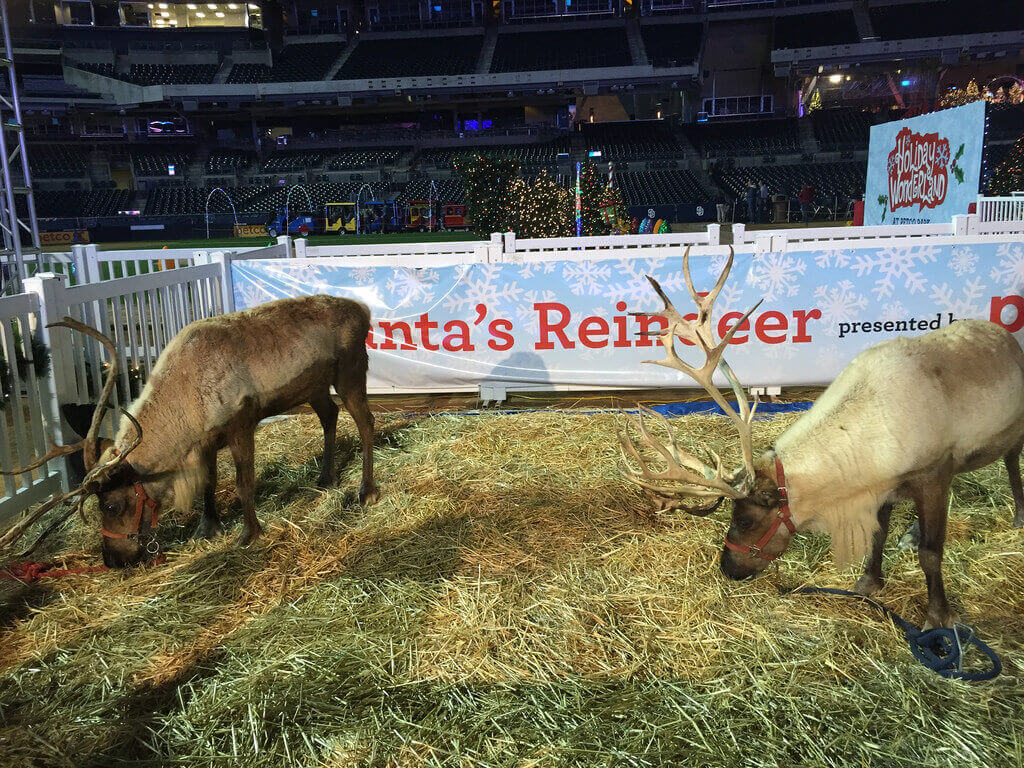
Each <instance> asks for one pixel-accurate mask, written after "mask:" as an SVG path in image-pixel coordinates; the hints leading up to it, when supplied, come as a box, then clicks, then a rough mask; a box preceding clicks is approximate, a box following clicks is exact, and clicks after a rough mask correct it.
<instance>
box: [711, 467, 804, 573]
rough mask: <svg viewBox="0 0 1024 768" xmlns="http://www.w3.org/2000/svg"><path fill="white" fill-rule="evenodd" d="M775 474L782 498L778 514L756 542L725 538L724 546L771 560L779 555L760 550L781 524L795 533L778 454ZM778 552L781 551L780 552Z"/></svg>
mask: <svg viewBox="0 0 1024 768" xmlns="http://www.w3.org/2000/svg"><path fill="white" fill-rule="evenodd" d="M775 475H776V481H777V482H778V484H779V495H780V496H781V498H782V506H780V507H779V511H778V514H777V515H776V516H775V519H774V520H772V524H771V525H770V526H768V530H767V531H765V532H764V535H763V536H762V537H761V538H760V539H758V541H757V543H756V544H750V545H747V544H734V543H733V542H731V541H729V539H728V538H726V540H725V546H726V547H728V548H729V549H731V550H732V551H733V552H739V553H740V554H743V555H751V556H753V557H759V558H761V559H762V560H767V561H768V562H771V561H772V560H774V559H775V558H777V557H778V556H779V555H766V554H764V553H762V551H761V550H762V548H763V547H764V546H765V545H766V544H767V543H768V542H769V541H771V538H772V536H774V535H775V533H776V532H777V531H778V530H779V528H781V527H782V526H783V525H784V526H786V528H788V529H789V532H790V533H796V526H795V525H793V520H792V515H791V514H790V511H789V494H788V493H786V474H785V472H783V471H782V462H781V461H779V457H778V456H776V457H775ZM779 554H782V553H781V552H780V553H779Z"/></svg>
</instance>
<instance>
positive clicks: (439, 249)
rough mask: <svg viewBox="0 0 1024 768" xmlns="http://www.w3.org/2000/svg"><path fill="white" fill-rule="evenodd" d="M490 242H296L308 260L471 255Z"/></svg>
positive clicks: (244, 255)
mask: <svg viewBox="0 0 1024 768" xmlns="http://www.w3.org/2000/svg"><path fill="white" fill-rule="evenodd" d="M489 242H490V241H488V240H452V241H445V242H436V243H434V242H427V243H391V244H381V245H306V244H305V242H304V241H301V240H300V241H296V243H295V249H296V256H299V257H300V258H301V257H302V255H303V254H302V253H300V252H299V251H300V250H301V251H304V252H305V256H306V257H308V258H321V257H324V256H343V257H344V256H396V257H401V256H445V257H451V256H452V255H457V254H471V253H473V252H474V251H475V250H476V249H477V248H478V247H479V246H482V245H483V246H486V245H487V244H488V243H489ZM238 256H239V258H242V257H244V258H247V259H248V258H252V257H251V256H250V254H248V253H245V254H241V253H239V254H238Z"/></svg>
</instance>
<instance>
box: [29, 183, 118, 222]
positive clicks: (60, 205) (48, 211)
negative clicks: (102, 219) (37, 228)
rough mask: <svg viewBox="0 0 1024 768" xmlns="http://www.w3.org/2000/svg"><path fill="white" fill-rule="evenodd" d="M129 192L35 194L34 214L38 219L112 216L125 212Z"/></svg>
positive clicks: (109, 190) (98, 190)
mask: <svg viewBox="0 0 1024 768" xmlns="http://www.w3.org/2000/svg"><path fill="white" fill-rule="evenodd" d="M130 198H131V191H130V190H127V189H94V190H91V191H75V192H52V191H47V190H40V191H38V192H36V193H35V201H36V213H37V215H38V216H39V217H40V218H56V217H60V216H114V215H116V214H117V213H118V211H123V210H127V207H128V201H129V200H130Z"/></svg>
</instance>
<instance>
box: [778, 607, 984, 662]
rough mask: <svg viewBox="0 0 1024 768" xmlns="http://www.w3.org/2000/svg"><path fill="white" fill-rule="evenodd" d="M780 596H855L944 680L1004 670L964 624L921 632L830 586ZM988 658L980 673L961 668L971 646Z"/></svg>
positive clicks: (887, 611) (892, 614)
mask: <svg viewBox="0 0 1024 768" xmlns="http://www.w3.org/2000/svg"><path fill="white" fill-rule="evenodd" d="M781 591H782V593H783V594H791V595H792V594H803V595H839V596H841V597H856V598H858V599H860V600H863V601H864V602H865V603H867V604H868V605H870V606H872V607H873V608H875V609H877V610H879V611H881V613H882V614H883V615H884V616H886V617H887V618H888V619H889V620H890V621H892V623H893V624H895V625H896V626H897V627H899V628H900V629H902V630H903V636H904V638H906V641H907V643H908V644H909V645H910V652H911V653H912V654H914V658H915V659H917V660H918V661H919V662H921V663H922V664H923V665H924V666H926V667H928V669H930V670H931V671H932V672H936V673H938V674H940V675H942V676H943V677H947V678H950V679H953V680H967V681H968V682H980V681H982V680H991V679H992V678H994V677H996V676H997V675H999V673H1000V672H1002V671H1003V664H1002V662H1001V661H1000V660H999V656H998V655H997V654H996V652H995V651H993V650H992V649H991V648H989V647H988V646H987V645H986V644H985V643H983V642H982V641H981V640H980V639H979V638H978V636H977V635H975V634H974V630H972V629H971V628H970V627H967V626H964V625H958V626H957V627H956V628H954V629H947V628H945V627H939V628H937V629H929V630H922V629H921V628H920V627H918V626H917V625H916V624H911V623H910V622H909V621H907V620H906V619H904V618H903V617H902V616H900V615H899V614H898V613H896V612H895V611H893V610H892V609H890V608H886V607H885V606H884V605H882V604H881V603H879V602H878V601H877V600H872V599H871V598H870V597H867V596H866V595H861V594H858V593H856V592H850V591H848V590H845V589H833V588H831V587H799V588H797V589H787V590H781ZM972 645H973V646H974V647H975V648H977V649H978V650H979V651H981V652H982V653H984V654H985V655H986V656H988V658H989V660H990V661H991V662H992V666H991V667H990V668H989V669H984V670H981V671H979V672H965V671H964V669H963V652H964V651H965V650H967V648H969V647H970V646H972Z"/></svg>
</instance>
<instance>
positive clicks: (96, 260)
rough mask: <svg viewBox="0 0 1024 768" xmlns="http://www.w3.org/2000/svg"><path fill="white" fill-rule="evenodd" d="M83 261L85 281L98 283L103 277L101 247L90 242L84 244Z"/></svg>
mask: <svg viewBox="0 0 1024 768" xmlns="http://www.w3.org/2000/svg"><path fill="white" fill-rule="evenodd" d="M82 263H83V265H84V266H85V269H84V272H85V279H84V280H82V282H83V283H98V282H100V281H101V280H102V279H103V275H101V274H100V249H99V248H98V247H97V246H96V245H94V244H92V243H90V244H89V245H83V246H82Z"/></svg>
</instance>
